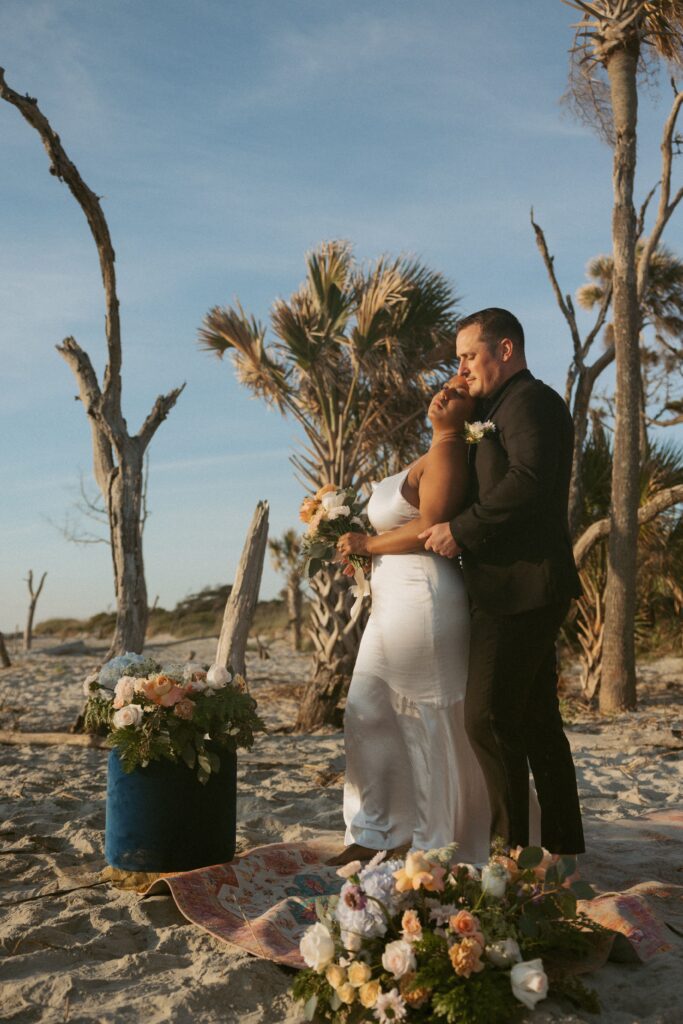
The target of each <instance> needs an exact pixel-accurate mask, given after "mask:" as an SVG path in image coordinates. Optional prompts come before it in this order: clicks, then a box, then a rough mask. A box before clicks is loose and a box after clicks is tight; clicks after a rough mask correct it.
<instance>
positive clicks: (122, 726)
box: [83, 654, 265, 783]
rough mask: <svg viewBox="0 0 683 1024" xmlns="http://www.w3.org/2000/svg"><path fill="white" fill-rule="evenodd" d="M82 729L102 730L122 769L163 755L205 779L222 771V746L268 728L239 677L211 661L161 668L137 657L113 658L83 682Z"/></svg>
mask: <svg viewBox="0 0 683 1024" xmlns="http://www.w3.org/2000/svg"><path fill="white" fill-rule="evenodd" d="M83 690H84V692H85V695H86V697H87V698H88V701H87V704H86V708H85V728H86V731H92V732H97V731H102V730H103V729H106V731H107V738H108V740H109V742H110V743H111V745H112V746H113V747H114V748H115V749H117V750H118V752H119V756H120V759H121V765H122V767H123V769H124V771H127V772H131V771H133V770H134V769H135V768H144V767H146V766H147V765H148V764H149V763H150V761H158V760H161V759H163V758H166V759H167V760H169V761H176V762H178V761H180V762H184V763H185V764H186V765H187V767H188V768H190V769H192V770H196V772H197V778H198V779H199V781H200V782H202V783H204V782H206V781H207V780H208V778H209V776H210V775H211V773H212V772H218V771H220V766H221V765H220V754H218V753H216V752H215V749H213V750H212V749H209V748H208V747H207V742H208V741H212V745H213V746H217V747H218V748H219V749H220V748H221V747H222V748H224V749H226V750H235V749H236V748H237V747H247V748H249V747H251V746H252V745H253V743H254V733H255V732H258V731H261V730H263V729H265V726H264V723H263V722H262V721H261V719H260V718H259V717H258V715H257V713H256V701H255V700H254V698H253V697H251V696H250V695H249V693H248V692H247V688H246V683H245V681H244V679H243V678H242V676H239V675H235V676H233V674H232V673H231V672H229V671H228V670H227V669H225V668H222V667H221V666H218V665H213V666H211V668H209V669H208V670H207V669H205V668H204V667H203V666H202V665H199V664H195V663H187V664H168V665H161V664H160V663H159V662H157V661H155V660H154V659H152V658H145V657H143V656H142V655H140V654H122V655H121V656H120V657H118V658H112V659H111V660H110V661H108V662H107V663H106V664H105V665H104V666H103V667H102V668H101V669H100V670H99V672H94V673H93V674H92V675H90V676H88V677H87V679H86V680H85V682H84V684H83Z"/></svg>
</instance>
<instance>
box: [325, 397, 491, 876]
mask: <svg viewBox="0 0 683 1024" xmlns="http://www.w3.org/2000/svg"><path fill="white" fill-rule="evenodd" d="M473 412H474V400H473V399H472V398H470V396H469V394H468V392H467V387H466V382H465V381H464V380H463V378H457V377H456V378H453V379H452V380H451V381H450V382H449V383H448V384H447V385H446V386H445V387H444V389H443V390H442V391H440V392H439V393H438V394H437V395H436V396H435V397H434V399H433V400H432V402H431V404H430V406H429V411H428V414H427V415H428V418H429V420H430V422H431V424H432V428H433V437H432V443H431V446H430V448H429V451H428V452H427V453H426V454H425V455H423V456H421V457H420V458H419V459H418V460H417V462H414V463H413V464H412V465H411V466H409V467H408V468H407V469H404V470H403V471H402V472H400V473H396V474H395V475H393V476H390V477H386V478H385V479H384V480H381V481H380V482H379V483H378V484H376V485H374V490H373V494H372V497H371V498H370V502H369V504H368V516H369V518H370V522H371V523H372V525H373V527H374V529H375V530H376V531H377V536H374V537H367V536H365V535H363V534H358V533H347V534H345V535H344V537H342V538H341V539H340V541H339V545H338V547H339V550H340V552H341V553H342V555H350V554H363V555H365V554H367V555H370V556H371V557H372V576H371V588H372V611H371V614H370V618H369V620H368V624H367V626H366V629H365V632H364V634H363V639H362V641H361V645H360V649H359V652H358V659H357V661H356V665H355V668H354V672H353V678H352V680H351V686H350V688H349V693H348V699H347V704H346V713H345V720H344V739H345V746H346V782H345V785H344V820H345V822H346V836H345V843H346V844H347V845H346V848H345V849H344V850H343V851H342V853H340V854H339V855H338V856H337V857H335V858H333V859H332V860H331V861H330V863H334V864H343V863H347V862H348V861H351V860H356V859H361V860H362V859H367V857H371V856H372V855H373V854H374V853H375V852H376V851H377V850H400V849H405V848H407V847H413V848H417V849H423V850H428V849H433V848H435V847H440V846H445V845H447V844H449V843H452V842H457V843H458V844H459V851H458V858H459V859H460V860H462V861H470V862H476V861H482V860H485V859H486V858H487V856H488V850H489V823H490V812H489V803H488V797H487V794H486V787H485V784H484V778H483V775H482V773H481V769H480V768H479V764H478V762H477V760H476V758H475V756H474V754H473V752H472V749H471V747H470V745H469V741H468V739H467V736H466V734H465V727H464V723H463V700H464V697H465V687H466V682H467V661H468V648H469V623H470V616H469V606H468V599H467V593H466V591H465V586H464V583H463V580H462V574H461V571H460V567H459V565H458V563H457V562H456V561H454V560H449V559H446V558H442V557H441V556H439V555H435V554H434V553H433V552H429V551H425V550H424V546H423V542H422V541H420V540H418V534H420V533H421V532H422V531H423V530H425V529H427V527H428V526H431V525H433V524H434V523H442V522H447V521H448V520H450V519H452V518H453V517H454V516H455V515H457V513H458V512H459V511H460V509H461V508H462V507H463V505H464V503H465V500H466V495H467V481H468V472H467V445H466V444H465V441H464V439H463V432H464V425H465V421H466V420H468V419H472V418H473Z"/></svg>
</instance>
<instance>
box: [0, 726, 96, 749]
mask: <svg viewBox="0 0 683 1024" xmlns="http://www.w3.org/2000/svg"><path fill="white" fill-rule="evenodd" d="M0 743H10V744H15V745H16V746H25V745H29V744H31V743H33V744H37V745H38V746H41V747H57V746H63V747H96V748H97V749H100V750H110V749H111V748H110V747H108V746H107V741H106V739H105V738H104V736H91V735H90V734H89V733H73V732H18V731H17V730H8V729H0Z"/></svg>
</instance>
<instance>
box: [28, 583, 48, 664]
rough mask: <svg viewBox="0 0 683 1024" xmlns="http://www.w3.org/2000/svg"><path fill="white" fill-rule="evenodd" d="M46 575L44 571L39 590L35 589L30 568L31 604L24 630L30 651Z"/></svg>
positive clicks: (29, 591)
mask: <svg viewBox="0 0 683 1024" xmlns="http://www.w3.org/2000/svg"><path fill="white" fill-rule="evenodd" d="M46 576H47V573H46V572H44V573H43V575H42V576H41V578H40V583H39V584H38V589H37V590H34V589H33V569H29V571H28V576H27V577H26V582H27V584H28V593H29V604H28V615H27V616H26V629H25V630H24V650H25V651H30V650H31V644H32V643H33V616H34V615H35V611H36V605H37V604H38V598H39V597H40V594H41V591H42V589H43V584H44V583H45V577H46Z"/></svg>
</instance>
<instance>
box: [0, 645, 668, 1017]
mask: <svg viewBox="0 0 683 1024" xmlns="http://www.w3.org/2000/svg"><path fill="white" fill-rule="evenodd" d="M55 643H56V641H54V640H53V639H52V640H47V639H42V640H39V641H37V643H36V648H35V650H34V651H33V652H31V653H30V654H28V655H23V654H19V653H16V654H15V653H14V652H13V651H11V653H12V655H13V661H14V664H13V666H12V667H11V668H9V669H5V670H2V671H0V728H1V729H19V730H22V731H66V730H68V728H69V727H70V726H71V724H72V723H73V721H74V719H75V717H76V714H77V713H78V711H79V710H80V708H81V705H82V702H83V697H82V690H81V685H82V681H83V678H84V677H85V675H86V674H87V672H88V671H90V670H91V669H92V668H94V667H95V666H96V665H97V664H98V663H99V661H100V660H101V657H102V654H103V648H102V646H101V641H95V640H88V639H87V638H86V645H87V646H88V647H90V649H91V650H92V652H93V653H90V654H88V655H81V656H74V655H69V654H67V655H64V654H62V655H51V654H49V653H46V649H47V648H49V647H50V646H54V645H55ZM147 650H148V652H150V653H153V654H154V655H156V656H158V657H160V658H161V659H166V660H176V659H178V660H185V659H186V658H187V656H188V654H189V652H190V651H191V650H194V651H195V658H196V659H197V660H205V661H207V662H208V661H211V660H212V655H213V652H214V650H215V640H200V641H198V640H195V641H182V642H172V641H171V638H166V640H165V641H164V639H163V638H155V641H154V643H152V644H150V646H149V647H148V648H147ZM269 652H270V658H269V659H267V660H263V659H261V658H260V657H259V656H258V654H257V653H256V652H254V653H251V654H250V655H249V659H248V674H249V679H250V686H251V689H252V692H253V694H254V696H255V697H256V698H257V700H258V701H259V708H260V711H261V713H262V715H263V717H264V718H265V720H266V722H267V724H268V727H269V730H270V731H269V734H268V735H266V736H260V737H259V738H258V741H257V743H256V745H255V746H254V748H253V750H252V751H250V752H249V753H244V752H242V753H240V755H239V765H240V767H239V781H238V850H239V851H243V850H246V849H248V848H249V847H251V846H255V845H258V844H261V843H269V842H282V841H292V840H299V839H304V838H309V837H314V836H319V835H321V834H323V833H329V832H336V833H338V835H339V840H340V843H341V838H342V816H341V786H342V782H343V774H342V772H343V764H344V759H343V744H342V735H341V733H340V732H321V733H317V734H314V735H309V736H295V735H291V734H288V733H287V732H286V731H283V730H285V729H286V728H287V726H289V725H290V724H291V722H292V721H293V719H294V716H295V713H296V706H297V697H298V695H299V693H300V686H301V684H302V682H303V681H304V679H305V678H306V675H307V672H308V667H309V660H308V658H307V656H306V655H294V654H293V653H292V652H291V650H290V649H289V647H288V645H287V644H286V643H285V642H284V641H283V640H275V641H273V642H270V643H269ZM570 677H571V673H570ZM639 680H640V690H639V693H640V699H641V704H640V708H639V710H638V711H637V712H634V713H630V714H624V715H619V716H617V717H615V718H612V719H609V720H606V719H603V718H600V717H599V716H597V715H594V714H591V713H588V712H585V711H578V712H577V710H576V705H575V704H574V703H573V702H572V701H571V700H570V701H569V703H568V709H569V711H570V712H571V714H570V721H569V723H568V734H569V737H570V741H571V744H572V748H573V750H574V754H575V759H576V765H577V772H578V778H579V788H580V794H581V800H582V806H583V809H584V814H585V824H586V832H587V839H588V845H589V852H588V854H587V855H586V856H585V858H582V861H583V863H582V874H583V877H584V878H586V879H587V880H590V881H593V882H594V883H595V884H596V885H597V887H598V888H599V889H601V890H623V889H626V888H628V887H630V886H632V885H634V884H637V883H639V882H643V881H649V880H657V881H659V882H663V883H666V884H667V886H668V889H669V892H670V898H669V899H667V900H661V899H660V900H658V899H657V898H653V900H652V905H653V906H654V907H655V909H656V910H658V912H659V913H660V915H661V916H662V917H663V918H664V919H666V920H667V921H669V922H670V923H671V924H673V925H674V926H675V927H676V928H677V929H678V931H680V932H682V933H683V899H682V896H683V845H682V844H681V842H680V836H679V838H678V840H676V839H675V838H672V836H671V830H670V829H669V830H667V829H666V828H663V827H662V828H658V826H657V823H656V819H653V820H652V821H651V822H650V823H649V824H648V823H647V822H646V823H645V824H643V819H644V818H645V817H646V816H647V815H651V814H653V813H656V812H661V811H662V810H665V809H671V808H674V807H677V806H678V807H680V808H682V809H683V740H682V739H681V727H682V726H683V659H681V658H665V659H660V660H658V661H653V662H649V663H647V664H643V665H641V666H640V667H639ZM569 693H570V694H571V679H570V688H569ZM278 730H280V731H278ZM106 757H107V755H106V751H103V750H97V749H87V748H81V747H73V746H10V745H0V766H1V767H0V800H1V801H2V804H1V806H2V815H1V818H0V865H2V887H1V890H0V901H1V902H2V904H3V905H2V910H1V913H0V947H1V950H2V959H1V960H0V1019H1V1020H7V1021H15V1022H17V1024H29V1022H34V1021H46V1022H47V1021H49V1022H52V1021H55V1022H58V1021H59V1022H61V1021H70V1022H77V1021H102V1022H105V1021H106V1022H126V1024H128V1022H130V1024H133V1022H138V1021H144V1022H145V1024H155V1022H160V1024H161V1022H162V1021H163V1022H185V1021H187V1022H188V1024H189V1022H193V1024H194V1022H214V1021H215V1022H221V1024H229V1022H233V1021H235V1022H237V1021H240V1022H242V1024H257V1022H258V1024H267V1022H291V1024H293V1022H295V1021H300V1020H301V1013H300V1011H299V1009H298V1008H297V1007H296V1006H295V1005H293V1004H292V1003H291V1002H290V1000H289V998H288V995H287V990H288V987H289V984H290V981H291V976H292V974H291V972H289V971H286V970H285V969H283V968H280V967H278V966H276V965H275V964H272V963H269V962H265V961H262V960H257V959H255V958H254V957H252V956H250V955H249V954H247V953H244V952H241V951H240V950H238V949H236V948H234V947H232V946H228V945H226V944H224V943H221V942H219V941H218V940H216V939H214V938H212V937H211V936H209V935H208V934H206V933H205V932H203V931H201V930H200V929H198V928H196V927H194V926H193V925H190V924H188V923H187V921H185V919H184V918H183V917H182V916H181V914H180V913H179V911H178V910H177V909H176V907H175V905H174V903H173V901H172V899H171V898H170V897H168V896H155V897H152V898H150V899H147V900H144V901H141V900H140V898H139V896H138V895H137V894H136V893H134V892H126V891H121V890H119V889H116V888H113V887H111V886H110V885H109V884H107V883H106V882H103V881H102V879H101V872H102V870H103V868H104V867H105V865H104V860H103V845H104V837H103V828H104V796H105V785H106ZM681 834H683V828H682V830H681ZM68 890H71V891H68ZM665 931H666V932H667V938H668V940H669V941H670V943H671V946H672V950H671V952H668V953H664V954H660V955H658V956H657V957H655V958H654V959H652V960H651V961H649V962H648V963H646V964H644V965H620V964H609V965H608V966H607V967H606V968H604V969H603V970H602V971H601V972H600V973H599V974H598V975H596V976H594V977H591V976H589V977H587V978H586V981H587V982H588V983H589V984H593V985H594V987H595V988H596V989H597V990H598V993H599V995H600V998H601V1001H602V1004H603V1013H602V1016H601V1017H600V1018H595V1017H593V1016H591V1015H590V1014H588V1013H585V1012H583V1011H576V1010H572V1009H571V1008H569V1007H568V1006H567V1005H565V1004H563V1005H559V1004H556V1003H553V1002H551V1001H550V1000H548V1001H546V1002H544V1003H541V1004H540V1006H539V1008H538V1009H537V1010H536V1011H535V1012H534V1013H533V1014H530V1015H529V1019H530V1020H531V1021H532V1022H534V1024H549V1022H550V1021H563V1022H565V1024H571V1022H579V1021H590V1020H593V1021H595V1020H598V1019H599V1020H601V1021H602V1022H604V1024H641V1022H643V1024H645V1022H647V1024H680V1022H681V1021H682V1020H683V938H681V937H680V936H679V935H677V934H676V933H675V932H673V931H671V930H669V929H666V928H665Z"/></svg>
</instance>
